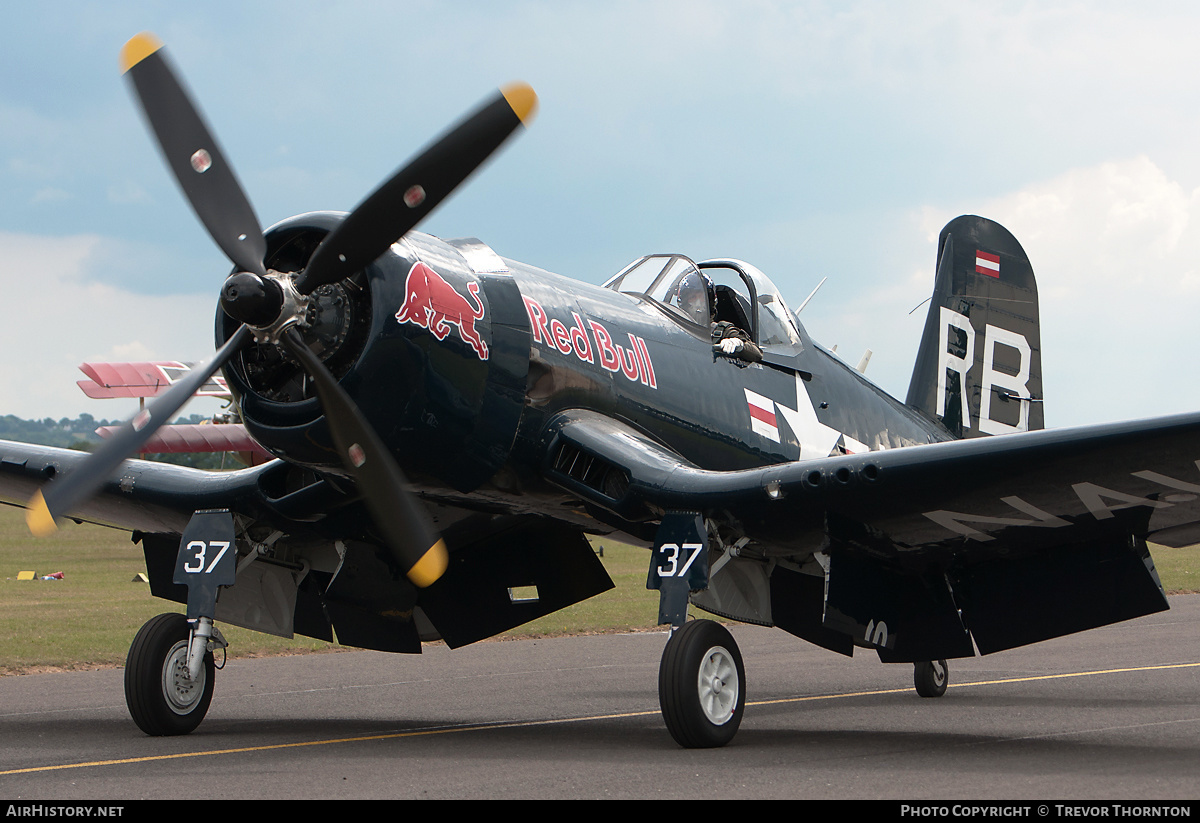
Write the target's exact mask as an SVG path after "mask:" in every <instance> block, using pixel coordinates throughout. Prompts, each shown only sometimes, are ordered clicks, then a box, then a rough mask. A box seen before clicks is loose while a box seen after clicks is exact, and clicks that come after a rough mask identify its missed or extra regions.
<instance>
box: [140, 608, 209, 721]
mask: <svg viewBox="0 0 1200 823" xmlns="http://www.w3.org/2000/svg"><path fill="white" fill-rule="evenodd" d="M190 638H191V631H190V627H189V626H188V621H187V618H186V617H184V616H183V615H182V614H160V615H159V616H158V617H153V618H151V619H150V620H148V621H147V622H146V625H144V626H142V628H141V631H139V632H138V633H137V636H136V637H134V638H133V644H132V645H131V646H130V647H129V656H128V657H127V658H126V659H125V703H126V705H127V706H128V707H129V714H130V715H132V716H133V722H135V723H137V725H138V728H140V729H141V730H142V731H143V732H145V733H146V734H148V735H153V736H163V735H176V734H187V733H188V732H191V731H192V730H193V729H195V728H196V727H197V726H199V725H200V721H202V720H203V719H204V715H205V714H207V713H208V704H209V703H211V702H212V696H213V680H214V678H213V671H214V666H213V655H212V652H211V651H206V652H205V653H204V664H203V665H202V666H201V667H200V670H199V674H198V675H197V676H196V677H195V678H193V677H192V676H191V675H190V674H189V672H188V643H189V641H190Z"/></svg>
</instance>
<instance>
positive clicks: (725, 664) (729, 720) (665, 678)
mask: <svg viewBox="0 0 1200 823" xmlns="http://www.w3.org/2000/svg"><path fill="white" fill-rule="evenodd" d="M745 686H746V669H745V667H744V666H743V665H742V655H741V652H739V651H738V647H737V643H735V642H734V640H733V635H731V634H730V633H729V631H728V629H726V628H725V627H724V626H722V625H720V624H718V623H714V622H713V621H711V620H694V621H692V622H690V623H687V624H685V625H684V626H683V627H682V628H680V629H678V630H676V631H675V632H674V633H673V634H672V635H671V638H670V639H669V640H668V641H667V646H666V648H665V649H663V656H662V663H661V664H660V665H659V669H658V701H659V705H660V707H661V708H662V715H663V720H664V721H666V724H667V730H668V731H669V732H671V737H673V738H675V742H676V743H678V744H679V745H680V746H683V747H684V748H686V749H706V748H715V747H717V746H724V745H725V744H726V743H728V742H729V741H730V740H732V739H733V736H734V735H735V734H737V730H738V726H740V725H741V723H742V714H743V711H744V709H745V706H746V688H745Z"/></svg>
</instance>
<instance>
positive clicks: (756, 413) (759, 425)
mask: <svg viewBox="0 0 1200 823" xmlns="http://www.w3.org/2000/svg"><path fill="white" fill-rule="evenodd" d="M744 391H745V392H746V403H747V405H748V406H749V407H750V430H751V431H752V432H754V433H755V434H761V435H762V436H763V437H765V438H767V439H768V440H773V441H775V442H776V443H778V442H779V423H778V421H777V420H776V419H775V401H774V400H772V399H771V398H769V397H763V396H762V395H761V394H758V393H757V392H752V391H750V390H749V389H744Z"/></svg>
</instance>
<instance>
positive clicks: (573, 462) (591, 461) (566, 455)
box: [553, 442, 629, 501]
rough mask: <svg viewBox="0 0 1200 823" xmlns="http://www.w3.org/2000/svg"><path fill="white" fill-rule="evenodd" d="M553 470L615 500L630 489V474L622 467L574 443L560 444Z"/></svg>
mask: <svg viewBox="0 0 1200 823" xmlns="http://www.w3.org/2000/svg"><path fill="white" fill-rule="evenodd" d="M553 471H555V472H556V473H558V474H560V475H562V476H563V478H564V479H569V480H572V481H574V484H573V485H579V486H585V487H586V488H588V489H590V490H591V491H593V492H597V493H599V494H601V495H603V496H604V497H606V498H608V499H609V500H613V501H616V500H619V499H621V498H622V497H623V496H624V495H625V492H626V491H627V490H628V489H629V476H628V475H627V474H625V472H624V471H623V470H622V469H620V468H618V467H617V466H614V465H613V464H612V463H609V462H608V461H607V460H604V459H602V458H600V457H596V456H595V455H593V454H589V453H588V452H585V451H583V450H582V449H580V448H579V447H577V446H575V445H574V444H572V443H567V442H563V443H561V444H560V445H559V447H558V453H557V454H556V455H555V456H554V466H553Z"/></svg>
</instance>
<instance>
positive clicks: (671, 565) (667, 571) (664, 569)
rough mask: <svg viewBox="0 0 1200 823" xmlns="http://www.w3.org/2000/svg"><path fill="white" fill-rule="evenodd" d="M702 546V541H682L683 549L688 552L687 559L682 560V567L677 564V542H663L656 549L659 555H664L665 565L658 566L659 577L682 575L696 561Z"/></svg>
mask: <svg viewBox="0 0 1200 823" xmlns="http://www.w3.org/2000/svg"><path fill="white" fill-rule="evenodd" d="M703 548H704V544H703V543H684V544H683V549H682V550H683V551H685V552H689V551H690V554H688V556H687V560H685V561H684V563H683V567H682V568H681V567H680V566H679V554H680V548H679V544H678V543H663V544H662V546H660V547H659V549H658V551H659V554H660V556H661V555H666V561H667V565H665V566H659V567H658V576H659V577H683V576H684V575H685V574H687V573H688V569H690V568H691V567H692V563H694V562H696V558H697V557H699V556H700V550H701V549H703Z"/></svg>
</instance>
